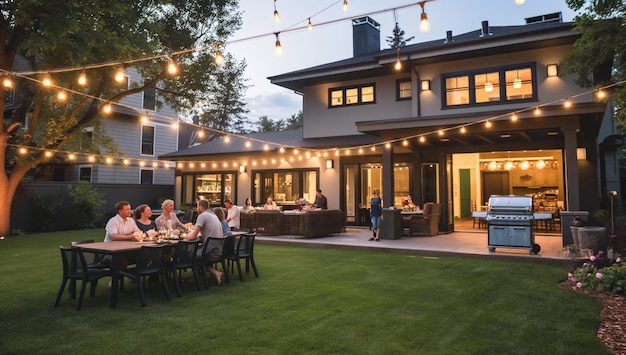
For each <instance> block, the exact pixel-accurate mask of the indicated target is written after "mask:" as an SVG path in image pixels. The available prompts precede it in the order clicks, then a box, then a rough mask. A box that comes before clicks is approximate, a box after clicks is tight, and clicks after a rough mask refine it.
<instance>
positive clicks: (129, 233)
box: [104, 201, 141, 242]
mask: <svg viewBox="0 0 626 355" xmlns="http://www.w3.org/2000/svg"><path fill="white" fill-rule="evenodd" d="M115 210H116V211H117V214H116V215H115V216H113V217H111V219H109V221H108V222H107V225H106V227H105V228H104V229H105V235H104V241H105V242H110V241H118V240H120V241H121V240H126V241H132V242H134V241H136V240H139V238H140V236H135V234H134V233H135V232H141V231H140V230H139V228H137V224H136V223H135V220H134V219H132V218H131V215H132V213H133V212H132V210H131V208H130V203H128V202H126V201H120V202H118V203H116V204H115Z"/></svg>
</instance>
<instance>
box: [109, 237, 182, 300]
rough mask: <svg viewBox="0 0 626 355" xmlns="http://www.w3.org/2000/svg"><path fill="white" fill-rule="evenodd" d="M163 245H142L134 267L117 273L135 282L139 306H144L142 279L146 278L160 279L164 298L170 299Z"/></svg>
mask: <svg viewBox="0 0 626 355" xmlns="http://www.w3.org/2000/svg"><path fill="white" fill-rule="evenodd" d="M165 246H166V245H165V244H161V245H144V246H142V247H141V249H139V252H138V253H137V262H136V263H135V267H133V268H128V269H122V270H119V271H118V274H119V276H121V277H128V278H129V279H131V280H135V283H136V284H137V289H138V291H139V299H140V300H141V306H142V307H145V306H146V299H145V293H144V283H143V279H144V278H145V277H146V276H158V277H160V278H161V284H162V285H163V292H165V297H166V298H167V299H168V300H169V299H170V291H169V289H168V287H167V270H166V266H165V255H164V254H165Z"/></svg>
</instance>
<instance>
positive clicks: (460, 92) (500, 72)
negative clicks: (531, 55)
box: [442, 64, 537, 107]
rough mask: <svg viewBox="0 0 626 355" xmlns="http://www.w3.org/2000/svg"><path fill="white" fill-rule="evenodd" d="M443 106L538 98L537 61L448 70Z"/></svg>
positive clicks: (444, 79)
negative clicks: (467, 69) (471, 69)
mask: <svg viewBox="0 0 626 355" xmlns="http://www.w3.org/2000/svg"><path fill="white" fill-rule="evenodd" d="M442 78H443V80H442V82H443V83H444V88H443V90H444V95H443V106H444V107H455V106H464V105H480V104H486V103H492V104H494V103H495V104H502V103H510V102H513V101H518V100H533V99H536V95H537V89H536V79H535V65H534V64H522V65H518V66H509V67H502V68H494V69H484V70H479V71H472V72H464V73H452V74H444V75H443V76H442Z"/></svg>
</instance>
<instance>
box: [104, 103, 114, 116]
mask: <svg viewBox="0 0 626 355" xmlns="http://www.w3.org/2000/svg"><path fill="white" fill-rule="evenodd" d="M111 111H113V108H112V107H111V104H106V105H104V106H102V112H104V113H106V114H109V113H111Z"/></svg>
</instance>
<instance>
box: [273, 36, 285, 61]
mask: <svg viewBox="0 0 626 355" xmlns="http://www.w3.org/2000/svg"><path fill="white" fill-rule="evenodd" d="M274 34H275V35H276V47H275V53H276V56H280V55H281V54H283V47H282V46H281V45H280V39H278V35H279V34H280V32H276V33H274Z"/></svg>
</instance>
